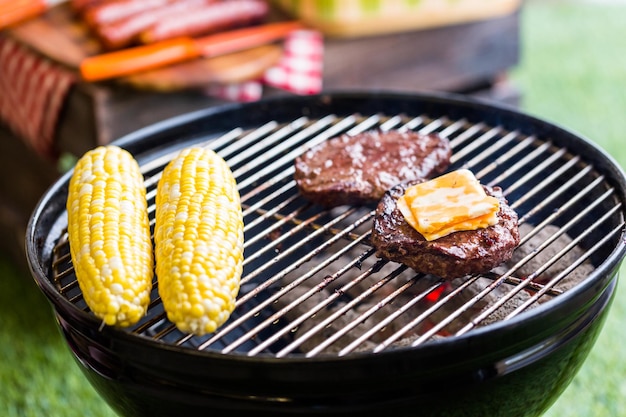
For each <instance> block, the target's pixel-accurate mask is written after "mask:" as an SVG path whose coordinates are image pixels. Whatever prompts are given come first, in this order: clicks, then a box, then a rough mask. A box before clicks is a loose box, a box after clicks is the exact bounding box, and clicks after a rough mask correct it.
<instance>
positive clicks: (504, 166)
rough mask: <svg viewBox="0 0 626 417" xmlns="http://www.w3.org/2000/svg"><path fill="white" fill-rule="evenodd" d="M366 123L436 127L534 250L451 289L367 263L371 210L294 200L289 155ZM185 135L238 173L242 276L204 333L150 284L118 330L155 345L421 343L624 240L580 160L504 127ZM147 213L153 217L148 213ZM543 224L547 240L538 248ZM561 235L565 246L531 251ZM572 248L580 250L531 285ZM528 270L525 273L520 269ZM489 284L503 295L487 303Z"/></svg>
mask: <svg viewBox="0 0 626 417" xmlns="http://www.w3.org/2000/svg"><path fill="white" fill-rule="evenodd" d="M375 128H376V129H380V130H383V131H389V130H393V129H397V130H414V131H419V132H420V133H422V134H428V133H432V132H437V133H438V134H440V135H441V136H443V137H446V138H449V140H450V142H451V145H452V148H453V156H452V160H451V162H452V164H453V165H452V167H454V166H457V167H458V166H463V167H467V168H468V169H471V170H473V171H474V173H475V174H476V176H477V177H478V178H479V179H481V181H483V182H484V183H485V184H488V185H491V186H500V187H501V188H502V189H503V193H504V195H506V196H507V199H509V202H510V205H511V207H512V208H514V209H515V210H516V211H518V213H519V224H520V226H522V225H525V226H527V229H526V230H525V232H524V235H523V238H522V240H521V242H520V246H524V245H528V244H530V243H532V250H530V251H528V252H523V253H524V255H523V256H522V255H519V256H518V258H516V260H515V261H514V262H513V261H512V262H510V264H506V265H502V267H501V268H499V269H497V270H494V271H492V272H490V273H488V274H483V275H472V276H468V277H465V278H463V279H459V280H455V282H454V284H452V283H451V282H449V281H444V280H441V279H438V278H435V277H431V276H428V275H422V274H416V273H415V272H414V271H411V270H410V269H409V268H407V267H406V266H403V265H400V264H395V263H391V262H386V261H384V260H381V259H378V258H376V256H375V253H376V251H375V249H374V248H372V246H371V244H370V242H369V236H370V227H371V221H372V218H373V216H374V211H373V210H372V207H361V208H357V207H351V208H350V207H348V208H346V207H343V208H335V209H330V210H326V209H320V208H319V207H316V206H315V205H313V204H311V203H309V202H307V201H305V200H304V199H302V197H301V196H300V195H299V194H298V190H297V184H296V183H295V181H294V179H293V173H294V167H293V161H294V159H295V158H296V157H297V156H298V155H300V154H301V153H302V152H304V151H306V150H307V149H309V148H310V147H313V146H315V145H317V144H319V143H322V142H323V141H325V140H327V139H329V138H331V137H334V136H338V135H340V134H349V135H356V134H359V133H362V132H365V131H367V130H370V129H375ZM554 139H555V140H556V138H554ZM197 140H200V141H202V142H200V143H199V146H206V147H208V148H210V149H213V150H215V151H216V152H218V153H219V154H220V155H221V156H222V157H224V159H225V160H226V161H227V162H228V163H229V165H230V166H231V168H232V169H233V173H234V175H235V177H236V178H237V182H238V187H239V191H240V193H241V202H242V208H243V214H244V220H245V221H244V223H245V226H244V233H245V235H246V239H245V243H244V247H245V252H246V255H245V260H244V276H243V277H242V279H241V291H240V295H239V297H238V299H237V302H236V310H235V313H234V314H233V316H232V317H231V319H230V320H229V321H228V322H227V323H226V324H225V325H223V326H222V327H221V328H220V329H218V330H217V331H216V332H215V333H213V334H211V335H208V336H204V337H195V336H192V335H190V334H183V333H181V332H180V331H179V330H178V329H176V327H175V326H174V325H173V324H172V323H170V322H169V321H168V320H167V315H166V314H165V313H164V311H163V308H162V304H161V300H160V298H159V297H158V286H157V284H158V283H157V282H156V279H155V282H154V283H153V284H154V289H153V297H152V301H151V303H150V306H149V308H148V314H147V316H146V317H145V318H144V319H142V320H141V321H140V322H139V323H138V324H137V325H136V326H135V327H134V328H132V329H129V330H128V331H129V332H132V333H134V334H137V335H139V336H142V337H147V338H151V339H153V340H156V341H160V342H162V343H171V344H174V345H178V346H184V347H189V348H193V349H197V350H207V349H212V350H214V351H217V352H221V353H224V354H228V353H232V352H242V353H244V354H245V355H247V356H256V355H263V354H266V355H272V356H275V357H287V356H290V355H303V356H306V357H316V356H319V355H323V354H327V353H328V352H329V351H330V352H333V353H334V354H336V355H338V356H345V355H348V354H350V353H353V352H357V351H360V350H363V349H364V348H365V346H368V347H367V350H368V351H373V352H381V351H384V350H386V349H390V348H393V347H395V346H397V344H398V343H399V342H402V343H408V344H410V345H411V346H419V345H421V344H423V343H426V342H427V341H429V340H432V339H433V338H435V337H448V336H447V335H448V334H449V335H450V336H451V337H454V336H455V335H456V336H458V335H463V334H465V333H467V332H470V331H471V330H472V329H475V328H476V327H478V326H481V325H485V322H486V321H487V319H489V318H492V317H493V315H494V313H496V312H498V313H500V312H501V311H502V309H504V307H505V306H507V305H508V303H510V302H512V301H514V300H517V299H518V298H519V296H520V295H521V294H527V295H526V298H523V299H521V301H520V303H519V304H515V306H514V307H513V308H512V309H511V310H508V309H507V310H505V314H503V315H500V316H499V317H500V318H499V320H508V319H511V318H513V317H516V316H518V315H519V314H521V313H523V312H525V311H527V310H529V309H531V308H532V307H533V306H535V305H536V304H538V303H540V302H542V301H544V300H545V299H546V298H548V297H558V296H560V295H561V294H563V292H565V291H566V290H565V289H563V287H562V286H561V283H562V281H563V280H564V279H565V278H566V277H568V276H569V275H571V274H572V273H573V271H575V270H576V269H577V268H581V267H583V266H589V265H591V266H592V268H593V264H594V262H597V261H595V258H598V257H601V256H602V250H603V249H604V248H606V245H608V244H609V242H612V241H616V240H619V239H620V236H621V235H620V234H621V233H623V232H624V227H625V226H624V225H625V222H624V216H623V213H622V210H623V205H622V203H621V202H619V201H618V196H616V192H615V190H614V189H613V188H612V187H610V186H607V185H606V178H604V176H603V175H601V174H599V173H597V172H596V168H595V167H594V166H593V165H592V164H586V163H585V161H584V155H575V154H572V153H570V151H569V150H568V149H567V148H566V147H558V146H556V145H555V144H554V141H553V140H552V138H548V139H547V140H545V141H542V139H541V138H538V137H537V136H535V135H524V134H522V133H521V132H520V131H518V130H512V131H509V130H506V129H505V128H504V127H502V126H497V125H496V126H489V125H487V124H485V123H475V124H472V123H469V122H468V121H467V120H466V119H458V120H451V119H450V118H448V117H438V118H431V117H429V116H428V115H425V114H421V115H417V116H408V115H404V114H402V115H391V116H388V115H384V114H373V115H360V114H352V115H347V116H342V117H339V116H337V115H332V114H331V115H327V116H325V117H321V118H318V119H312V118H309V117H305V116H303V117H299V118H297V119H295V120H292V121H289V122H283V123H279V122H276V121H270V122H268V123H265V124H263V125H262V126H259V127H258V128H255V129H251V130H243V129H241V128H236V129H232V130H230V131H228V132H225V133H224V134H222V135H221V136H219V137H216V138H197ZM177 153H178V151H177V150H172V151H171V152H167V153H165V154H163V155H159V156H158V157H156V158H154V159H151V160H149V161H148V162H146V163H145V164H142V166H141V171H142V173H143V174H144V175H145V176H146V178H145V183H144V184H145V186H146V189H147V193H148V199H149V201H152V200H153V199H154V197H155V195H156V184H157V183H158V180H159V178H160V176H161V170H162V168H163V167H164V166H165V165H166V164H167V163H168V162H169V161H170V160H171V158H173V157H174V156H175V155H176V154H177ZM149 213H150V215H151V222H153V221H154V219H153V217H154V204H150V205H149ZM616 219H617V220H616ZM151 224H153V223H151ZM556 225H558V226H556ZM555 226H556V227H557V229H558V230H557V231H556V232H554V233H551V234H550V235H549V236H548V237H547V238H541V239H542V240H540V242H538V243H537V242H536V241H537V239H539V236H541V235H542V234H545V233H544V232H545V231H546V230H548V228H552V227H555ZM605 229H606V230H607V231H605ZM578 230H581V231H580V232H579V231H578ZM570 235H571V236H570ZM65 236H66V233H63V234H62V235H61V237H60V238H59V241H58V242H57V245H56V246H55V248H54V249H53V253H54V255H53V263H52V270H53V271H54V283H55V285H56V287H57V289H58V290H59V292H60V293H61V294H62V295H63V296H64V297H66V298H67V299H68V300H70V302H72V303H74V304H76V305H77V307H79V308H81V309H83V310H85V311H88V308H87V307H86V306H85V304H84V300H82V294H81V292H80V288H79V287H78V284H77V281H76V279H75V276H74V274H73V272H74V271H73V267H72V265H71V257H70V254H69V250H67V249H68V242H67V239H66V237H65ZM572 236H573V237H572ZM596 236H600V237H596ZM565 237H567V238H568V239H569V240H567V242H568V243H567V244H564V245H563V246H562V247H561V246H560V247H559V248H558V250H555V251H554V252H549V256H547V255H546V256H542V257H540V256H538V255H539V254H547V253H548V248H549V247H552V246H553V245H554V244H556V242H557V241H560V240H562V239H563V238H565ZM266 240H267V241H266ZM574 251H582V255H581V256H577V257H576V259H575V260H574V261H573V262H570V263H567V265H566V266H565V267H564V269H562V270H559V271H558V272H555V273H554V275H553V276H552V275H550V276H549V277H548V279H545V280H544V279H542V280H541V281H538V279H539V278H541V277H543V275H547V273H548V272H550V271H551V268H553V267H554V266H555V265H556V264H557V263H559V261H561V260H562V259H565V258H566V257H567V256H569V255H571V253H574ZM576 253H577V252H576ZM537 259H540V261H537ZM533 262H534V263H539V265H537V266H535V265H534V264H533ZM529 265H532V272H531V273H528V272H525V271H524V268H528V267H529ZM542 274H543V275H542ZM546 281H547V282H546ZM540 282H541V283H540ZM496 289H499V290H501V291H502V290H503V291H505V294H504V295H502V296H500V295H498V296H495V295H494V294H495V293H494V291H496ZM433 294H436V297H433ZM437 297H438V298H437ZM542 297H544V298H543V299H542ZM485 304H486V305H485ZM483 305H484V306H483ZM452 328H454V330H451V329H452ZM407 340H408V342H407Z"/></svg>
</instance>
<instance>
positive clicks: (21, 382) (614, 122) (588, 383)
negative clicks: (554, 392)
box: [0, 2, 626, 417]
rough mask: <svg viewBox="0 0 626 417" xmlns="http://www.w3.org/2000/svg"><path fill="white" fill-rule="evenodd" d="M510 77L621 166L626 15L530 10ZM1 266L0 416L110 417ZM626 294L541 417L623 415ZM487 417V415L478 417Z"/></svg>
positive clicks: (560, 5)
mask: <svg viewBox="0 0 626 417" xmlns="http://www.w3.org/2000/svg"><path fill="white" fill-rule="evenodd" d="M522 17H523V20H522V34H523V41H522V47H523V51H522V58H521V63H520V66H519V68H517V69H516V71H515V72H514V74H513V78H514V80H515V82H516V83H517V84H518V85H519V86H520V87H521V89H522V91H523V96H524V99H523V104H522V107H523V109H524V110H525V111H527V112H529V113H531V114H534V115H536V116H539V117H542V118H545V119H548V120H551V121H553V122H556V123H558V124H560V125H563V126H565V127H568V128H570V129H572V130H575V131H578V132H580V133H581V134H583V135H584V136H586V137H588V138H590V139H591V140H593V141H595V142H596V143H598V144H599V145H600V146H601V147H602V148H604V149H605V150H606V151H607V152H609V153H610V154H611V155H613V156H614V157H615V159H616V160H617V161H618V162H619V163H620V164H621V165H622V166H623V167H624V166H626V141H625V140H624V139H625V136H626V117H625V116H626V53H625V52H626V51H625V50H624V48H623V46H626V44H624V41H623V38H624V33H625V32H626V31H625V30H623V22H626V6H609V5H605V6H590V5H583V4H575V3H565V2H530V3H528V6H527V7H526V9H525V10H524V12H523V16H522ZM23 275H24V274H23V273H20V272H18V271H17V270H16V269H15V268H13V267H12V265H11V263H10V262H8V261H6V260H4V261H2V260H1V259H0V318H1V319H0V387H2V389H0V409H1V410H2V411H1V414H2V415H3V416H6V417H18V416H19V417H31V416H32V417H40V416H50V417H57V416H63V417H74V416H76V417H113V416H114V415H115V414H114V413H113V412H112V411H111V409H110V408H109V407H108V405H107V404H106V403H105V402H104V401H103V400H102V399H101V398H100V397H99V396H98V394H97V393H96V392H95V391H94V390H93V388H92V387H91V386H90V385H89V384H88V383H87V380H86V379H85V377H84V376H83V374H82V373H81V371H80V370H79V368H78V366H77V365H76V364H75V362H74V360H73V358H72V356H71V354H70V352H69V349H68V348H67V346H66V345H65V342H64V341H63V340H62V338H61V336H60V333H59V332H58V330H57V327H56V324H55V323H54V319H53V316H52V313H51V309H50V307H49V305H48V304H47V301H46V300H45V298H44V297H43V295H42V294H41V293H40V292H39V290H38V289H37V288H36V286H35V285H34V283H33V282H32V280H31V279H30V277H28V276H23ZM624 322H626V287H625V286H624V284H623V283H622V284H621V285H620V286H619V289H618V294H617V297H616V300H615V302H614V304H613V307H612V310H611V314H610V316H609V319H608V321H607V323H606V325H605V328H604V331H603V332H602V334H601V335H600V338H599V340H598V342H597V344H596V346H595V347H594V349H593V350H592V353H591V355H590V356H589V358H588V360H587V361H586V362H585V364H584V366H583V368H582V369H581V371H580V372H579V374H578V375H577V376H576V378H575V379H574V381H573V382H572V384H571V385H570V386H569V388H568V389H567V390H566V391H565V393H564V394H563V396H562V397H561V398H560V399H559V400H558V401H557V402H556V404H555V405H554V406H553V408H552V409H550V411H549V412H548V413H547V417H596V416H597V417H605V416H610V417H614V416H617V417H620V416H626V359H625V356H626V355H624V354H625V353H626V350H625V348H624V346H626V332H624V331H623V330H622V329H623V323H624ZM486 417H490V416H486Z"/></svg>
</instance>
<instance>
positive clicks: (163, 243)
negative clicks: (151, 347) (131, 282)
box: [154, 148, 243, 335]
mask: <svg viewBox="0 0 626 417" xmlns="http://www.w3.org/2000/svg"><path fill="white" fill-rule="evenodd" d="M154 240H155V257H156V272H157V280H158V283H159V295H160V296H161V300H162V302H163V308H164V309H165V312H166V313H167V317H168V319H169V320H170V321H171V322H172V323H174V324H175V325H176V326H177V327H178V329H180V330H181V331H183V332H186V333H193V334H196V335H203V334H206V333H211V332H213V331H215V330H216V329H217V328H218V327H219V326H221V325H222V324H223V323H224V322H225V321H226V320H227V319H228V318H229V317H230V314H231V313H232V311H233V310H234V308H235V299H236V297H237V294H238V292H239V280H240V278H241V274H242V269H243V215H242V211H241V205H240V200H239V191H238V190H237V185H236V182H235V178H234V177H233V174H232V172H231V171H230V168H229V167H228V165H227V164H226V162H225V161H224V160H223V159H222V158H221V157H220V156H218V155H217V154H216V153H215V152H213V151H211V150H208V149H202V148H187V149H184V150H183V151H182V152H181V153H180V154H179V155H178V156H177V157H175V158H174V159H173V160H172V161H171V162H170V163H169V164H168V165H167V166H166V167H165V169H164V170H163V174H162V177H161V178H160V180H159V183H158V185H157V194H156V224H155V230H154Z"/></svg>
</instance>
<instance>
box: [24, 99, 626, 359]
mask: <svg viewBox="0 0 626 417" xmlns="http://www.w3.org/2000/svg"><path fill="white" fill-rule="evenodd" d="M365 110H367V112H368V113H372V114H373V113H377V112H381V113H385V114H401V113H408V114H428V115H430V116H432V117H440V116H443V115H445V116H449V117H450V118H465V119H467V120H468V121H469V122H471V123H478V122H485V123H488V124H492V125H499V126H503V127H504V128H506V129H510V130H514V129H516V130H518V131H520V132H522V133H525V134H528V135H530V134H534V135H536V136H538V137H542V136H550V138H551V139H552V140H553V141H554V142H555V143H557V144H561V145H563V146H568V147H570V148H572V149H577V150H578V152H579V153H580V154H581V155H585V159H586V160H588V161H589V162H590V163H592V164H594V165H595V166H596V169H597V171H599V172H600V173H602V174H604V175H605V176H606V181H607V182H608V183H609V184H610V185H611V186H613V187H614V188H615V189H616V191H617V195H618V197H619V198H620V199H621V200H622V201H626V196H625V193H626V176H625V175H624V172H623V171H622V169H621V168H620V167H619V165H618V164H617V163H616V162H615V161H614V160H613V159H612V157H611V156H610V155H608V154H606V153H605V152H604V151H603V150H601V149H599V148H598V147H597V146H595V145H594V144H592V142H591V141H590V140H588V139H586V138H584V137H581V136H579V135H577V134H575V133H573V132H571V131H569V130H567V129H564V128H562V127H559V126H557V125H554V124H552V123H549V122H546V121H543V120H540V119H538V118H535V117H532V116H529V115H526V114H523V113H520V112H519V111H518V110H516V109H513V108H509V107H507V106H503V105H496V104H494V103H491V102H485V101H481V100H477V99H469V98H466V97H462V96H456V95H450V94H436V95H435V94H428V95H421V94H414V93H410V94H409V93H401V92H337V93H324V94H320V95H317V96H306V97H272V98H269V99H264V100H262V101H260V102H256V103H246V104H232V105H226V106H220V107H214V108H208V109H206V110H201V111H198V112H194V113H190V114H186V115H182V116H179V117H175V118H172V119H169V120H165V121H163V122H160V123H157V124H155V125H152V126H149V127H147V128H144V129H141V130H139V131H136V132H134V133H131V134H129V135H127V136H125V137H123V138H120V139H119V140H116V141H115V142H114V143H115V144H116V145H118V146H121V147H123V148H126V149H127V150H129V151H130V152H131V153H133V154H134V155H135V156H136V158H137V159H138V161H139V163H140V164H142V163H145V162H146V161H147V160H149V159H150V158H151V157H153V156H154V155H156V154H158V152H159V148H162V147H163V146H164V144H166V146H167V148H168V149H170V150H171V148H172V147H173V146H175V145H176V144H180V145H181V146H182V145H184V144H185V143H186V142H189V141H190V140H192V139H193V138H194V136H196V135H200V134H202V135H203V136H205V137H206V136H207V134H209V135H210V134H211V133H212V132H215V133H216V134H217V133H223V132H224V131H227V130H230V129H232V128H234V127H241V128H244V129H245V128H250V127H256V126H258V125H261V124H262V123H264V122H267V121H269V120H276V121H279V122H280V121H290V120H293V119H295V118H296V117H299V116H302V115H303V113H304V115H306V116H309V117H312V118H314V117H320V116H324V115H328V114H331V113H332V114H336V115H339V116H341V115H344V114H353V113H359V112H360V111H365ZM168 138H177V139H176V140H175V141H172V140H168ZM71 173H72V172H71V171H70V172H67V173H66V174H65V175H63V176H62V177H61V178H60V179H59V180H58V181H57V182H56V183H55V184H54V185H53V186H52V187H51V188H50V189H49V190H48V191H47V192H46V194H45V195H44V196H43V197H42V198H41V200H40V202H39V203H38V205H37V207H36V209H35V211H34V212H33V214H32V216H31V218H30V221H29V224H28V227H27V233H26V243H25V245H26V254H27V259H28V263H29V266H30V268H31V272H32V274H33V276H34V278H35V281H36V283H37V285H38V286H39V287H40V289H41V290H42V291H43V292H44V293H45V294H46V296H47V297H48V298H49V300H50V302H51V304H52V306H53V308H54V309H55V311H56V313H57V314H58V315H59V316H61V317H63V318H64V319H66V320H68V321H69V322H71V323H74V322H75V323H76V324H80V326H79V327H80V328H82V329H85V330H88V329H95V330H96V331H97V333H93V332H92V334H93V335H94V337H95V338H96V339H99V338H102V337H104V338H109V337H110V338H112V339H114V340H119V341H120V342H122V343H138V344H139V345H143V346H145V347H150V348H157V349H159V350H165V351H170V352H184V353H186V354H192V355H194V356H195V355H199V356H201V357H206V358H213V359H222V360H223V359H225V358H227V357H229V356H231V357H235V358H238V359H240V360H241V359H244V360H245V361H246V362H247V361H252V362H255V361H261V362H263V363H268V364H271V363H275V362H280V363H294V362H296V363H299V362H306V363H309V362H314V363H315V362H320V361H321V362H327V361H331V362H333V361H338V360H339V361H345V360H351V359H357V358H362V357H371V356H372V354H371V353H368V352H366V353H357V352H353V353H351V354H349V355H346V356H345V357H336V356H330V357H329V356H326V355H321V356H319V357H315V358H299V357H297V356H289V357H286V358H273V357H265V355H258V356H255V357H246V356H245V355H243V354H240V353H237V352H232V353H229V354H221V353H218V352H211V351H195V350H193V349H189V348H186V347H177V346H171V345H167V344H164V343H162V342H157V341H152V340H148V339H146V338H142V337H138V336H136V335H132V334H129V333H127V332H125V331H120V330H117V329H113V328H104V329H100V330H98V329H99V327H100V322H99V321H98V320H97V319H96V318H95V317H94V316H93V315H91V314H89V313H86V312H84V311H81V310H79V309H77V308H76V307H75V306H74V305H73V304H71V303H70V302H69V301H68V300H67V299H65V298H64V297H63V296H62V295H61V294H60V293H59V292H58V291H57V289H56V288H55V286H54V284H53V283H52V282H51V281H50V279H49V277H50V271H51V268H50V266H49V265H48V264H49V263H50V259H51V256H50V257H49V258H47V259H43V260H42V259H40V254H42V253H47V254H51V250H52V246H53V245H54V243H55V242H56V240H57V239H58V236H57V237H56V238H55V239H54V242H51V241H50V239H49V235H50V234H51V230H52V229H53V228H54V227H55V225H54V222H55V221H56V220H57V218H58V214H60V213H62V212H63V211H64V210H65V196H66V195H67V184H68V182H69V178H70V176H71ZM619 241H620V244H619V245H617V247H615V248H614V250H613V251H612V253H611V254H610V255H609V256H608V257H607V258H606V260H605V262H603V263H602V264H601V265H600V266H599V267H597V268H596V269H595V270H594V272H593V273H592V274H591V275H590V276H589V277H588V279H587V280H586V281H585V282H584V283H583V284H581V285H578V286H576V287H575V288H574V289H571V290H569V291H567V292H566V293H565V294H563V295H561V296H559V297H558V298H556V299H554V300H551V301H549V302H546V303H545V304H543V305H541V306H538V307H536V308H534V309H532V310H531V311H526V312H523V313H522V314H520V315H519V316H517V317H514V318H513V319H511V320H507V321H506V322H498V323H493V324H490V325H488V326H485V327H481V328H476V329H474V330H473V331H472V332H470V333H468V334H464V335H461V336H456V337H452V338H444V339H441V340H437V341H432V342H429V343H428V344H425V345H423V346H419V347H417V348H411V347H406V348H402V347H399V348H394V349H392V350H387V351H383V352H381V353H378V354H376V355H383V356H387V355H397V354H400V352H405V351H417V352H423V353H424V355H425V356H428V354H427V352H431V353H432V352H434V351H437V352H441V350H442V349H443V350H447V349H450V350H453V351H456V350H457V349H463V347H464V346H465V347H468V346H470V345H474V343H476V341H477V340H481V342H480V343H481V344H482V343H483V342H485V341H487V340H499V341H502V340H507V339H509V338H511V337H513V335H514V334H519V333H520V332H522V333H525V334H526V336H525V338H526V340H525V343H528V346H531V345H532V344H534V343H535V342H537V341H539V340H542V339H545V338H546V337H549V335H550V334H551V333H552V330H553V328H555V327H557V326H560V325H562V324H563V323H565V322H569V321H571V320H572V319H573V318H575V317H579V316H580V315H581V314H582V313H583V312H584V310H585V309H586V308H587V307H588V306H589V305H590V304H592V303H593V302H594V301H595V300H596V299H597V298H598V297H600V296H601V295H602V293H603V292H604V291H605V289H606V288H607V287H608V286H609V285H610V283H611V281H612V280H613V279H614V276H615V275H616V274H617V271H618V268H619V266H620V264H621V262H622V259H623V258H624V255H625V253H626V237H625V235H624V231H622V234H621V235H620V239H619ZM546 322H550V323H551V324H552V326H548V327H547V326H546ZM529 332H530V333H529ZM528 334H532V336H531V337H528ZM513 338H514V339H515V337H513ZM518 348H519V345H518V346H517V347H516V349H514V350H518ZM511 349H512V347H511ZM512 351H513V350H512Z"/></svg>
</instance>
